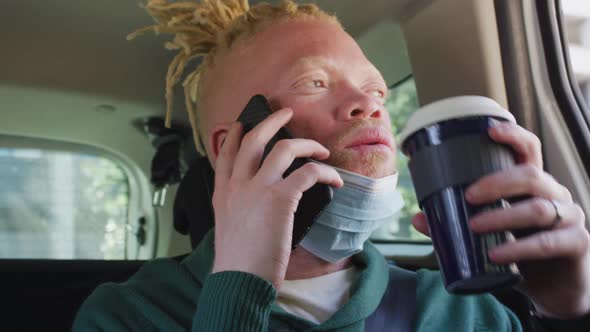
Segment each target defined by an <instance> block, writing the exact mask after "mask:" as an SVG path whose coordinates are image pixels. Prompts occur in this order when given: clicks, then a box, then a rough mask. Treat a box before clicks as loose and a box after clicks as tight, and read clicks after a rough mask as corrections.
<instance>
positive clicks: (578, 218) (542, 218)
mask: <svg viewBox="0 0 590 332" xmlns="http://www.w3.org/2000/svg"><path fill="white" fill-rule="evenodd" d="M555 204H556V206H557V211H559V215H560V216H561V221H560V222H559V224H557V226H556V228H564V227H569V226H571V225H574V224H583V223H584V212H583V211H582V209H581V208H580V207H579V206H578V205H576V204H573V203H564V202H558V201H555ZM557 211H556V208H555V206H553V203H551V201H549V200H547V199H545V198H532V199H528V200H525V201H522V202H519V203H517V204H514V205H512V206H511V207H508V208H505V209H494V210H490V211H486V212H483V213H480V214H478V215H476V216H474V217H472V218H471V219H470V220H469V227H470V228H471V230H473V231H474V232H476V233H489V232H500V231H507V230H519V229H526V228H548V227H552V226H553V225H554V222H555V220H556V218H557Z"/></svg>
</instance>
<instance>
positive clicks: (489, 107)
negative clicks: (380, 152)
mask: <svg viewBox="0 0 590 332" xmlns="http://www.w3.org/2000/svg"><path fill="white" fill-rule="evenodd" d="M471 116H493V117H498V118H502V119H506V120H508V121H511V122H515V123H516V119H515V118H514V115H512V113H510V112H509V111H507V110H505V109H504V108H502V106H500V105H499V104H498V103H497V102H495V101H494V100H492V99H490V98H487V97H483V96H457V97H450V98H445V99H441V100H437V101H435V102H432V103H430V104H427V105H424V106H422V107H421V108H420V109H418V110H417V111H416V112H415V113H414V114H412V115H411V116H410V118H409V119H408V122H407V123H406V125H405V127H404V129H403V130H402V132H401V133H400V135H399V142H400V143H399V144H400V146H401V145H403V143H404V141H405V140H406V139H407V138H408V137H410V136H411V135H412V134H414V133H415V132H417V131H419V130H421V129H423V128H425V127H428V126H431V125H433V124H435V123H437V122H441V121H446V120H451V119H458V118H466V117H471Z"/></svg>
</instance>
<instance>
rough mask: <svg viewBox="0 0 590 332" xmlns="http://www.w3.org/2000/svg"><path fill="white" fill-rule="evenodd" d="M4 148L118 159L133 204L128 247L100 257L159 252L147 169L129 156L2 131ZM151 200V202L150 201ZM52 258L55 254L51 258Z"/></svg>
mask: <svg viewBox="0 0 590 332" xmlns="http://www.w3.org/2000/svg"><path fill="white" fill-rule="evenodd" d="M0 142H2V143H0V148H16V149H19V148H20V149H38V150H43V151H51V152H65V153H72V154H89V155H94V156H97V157H101V158H105V159H108V160H111V161H112V162H114V163H116V164H117V166H119V167H120V168H121V169H122V171H123V172H124V173H125V176H127V182H128V187H129V205H128V209H127V222H126V226H125V227H126V232H125V248H124V253H123V258H122V259H117V260H105V259H96V260H100V261H118V260H125V261H127V260H137V259H151V258H154V257H155V255H156V250H157V239H158V220H157V219H156V218H157V214H156V212H155V209H154V208H153V206H152V205H151V196H150V195H146V194H145V193H150V192H151V191H150V187H149V180H148V179H147V178H146V177H145V175H143V172H141V170H140V169H139V168H138V167H137V166H136V165H135V164H134V163H133V162H132V161H131V160H129V159H127V158H125V157H124V156H122V155H120V154H118V153H116V152H114V151H110V150H108V149H104V148H101V147H97V146H94V145H87V144H82V143H75V142H68V141H60V140H55V139H49V138H40V137H29V136H21V135H13V134H4V133H2V134H0ZM146 203H147V204H146ZM142 216H143V217H145V218H146V235H147V236H146V242H145V244H144V245H143V246H139V244H138V241H137V237H136V235H135V233H134V231H135V230H136V229H137V227H138V221H139V218H140V217H142ZM35 259H36V258H23V259H22V260H35ZM47 259H52V260H55V259H53V258H47ZM37 260H38V259H37ZM59 260H64V261H76V260H80V258H76V257H74V258H69V259H59Z"/></svg>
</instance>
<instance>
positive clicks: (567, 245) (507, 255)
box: [488, 227, 590, 264]
mask: <svg viewBox="0 0 590 332" xmlns="http://www.w3.org/2000/svg"><path fill="white" fill-rule="evenodd" d="M589 248H590V235H589V234H588V231H587V230H586V229H585V228H583V227H567V228H560V229H554V230H549V231H544V232H539V233H535V234H533V235H531V236H528V237H525V238H521V239H519V240H517V241H514V242H508V243H505V244H502V245H500V246H497V247H494V248H492V249H490V251H489V252H488V256H489V257H490V259H491V260H492V261H493V262H494V263H497V264H507V263H513V262H519V261H529V260H544V259H550V258H565V257H578V256H582V255H584V254H586V253H587V252H588V249H589Z"/></svg>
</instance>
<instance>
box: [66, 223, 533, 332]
mask: <svg viewBox="0 0 590 332" xmlns="http://www.w3.org/2000/svg"><path fill="white" fill-rule="evenodd" d="M354 261H355V264H356V265H357V266H358V268H359V269H360V275H359V278H358V280H357V282H356V283H355V284H354V285H353V287H352V289H351V292H350V294H351V296H350V300H349V301H348V302H347V303H345V304H344V306H343V307H342V308H340V310H338V311H337V312H336V313H335V314H334V315H333V316H332V317H331V318H330V319H328V320H327V321H325V322H324V323H322V324H320V325H317V324H314V323H312V322H309V321H307V320H304V319H301V318H298V317H296V316H294V315H292V314H289V313H287V312H286V311H284V310H283V309H281V308H280V307H279V306H278V305H276V303H275V302H274V300H275V299H276V296H277V292H276V290H275V289H274V287H273V286H272V284H271V283H269V282H268V281H266V280H264V279H262V278H259V277H257V276H255V275H252V274H248V273H244V272H234V271H228V272H220V273H214V274H210V271H211V266H212V263H213V232H209V234H207V235H206V236H205V238H204V239H203V241H202V242H201V243H200V245H199V246H198V247H197V248H196V249H195V250H194V251H193V252H192V253H191V254H190V255H189V256H188V257H187V258H185V259H184V260H183V261H182V262H180V263H179V262H176V261H174V260H172V259H157V260H154V261H151V262H149V263H146V264H145V265H144V266H143V267H142V268H141V269H140V270H139V271H138V272H137V273H136V274H135V275H134V276H133V277H131V278H130V279H129V280H128V281H127V282H124V283H121V284H115V283H107V284H104V285H101V286H99V287H98V288H97V289H96V290H95V291H94V292H93V293H92V294H91V295H90V297H88V299H87V300H86V301H85V302H84V304H83V305H82V307H81V308H80V311H79V312H78V315H77V317H76V320H75V322H74V328H73V330H74V331H156V330H157V331H187V330H191V329H192V331H208V332H209V331H240V332H242V331H245V332H247V331H277V330H280V331H363V330H364V320H365V319H366V318H367V317H368V316H370V315H371V313H373V311H375V309H376V308H377V306H378V304H379V302H380V301H381V298H382V296H383V294H384V292H385V288H386V286H387V284H388V265H387V262H386V261H385V259H384V258H383V256H382V255H381V254H380V253H379V252H378V251H377V249H376V248H375V246H374V245H372V244H371V243H370V242H368V241H367V243H366V244H365V247H364V250H363V252H362V253H360V254H358V255H356V256H355V257H354ZM417 278H418V280H417V281H418V283H417V290H416V296H417V301H416V306H417V308H416V316H415V318H414V327H415V330H416V331H436V332H444V331H453V332H458V331H490V332H491V331H493V332H499V331H521V327H520V324H519V321H518V319H517V318H516V316H515V315H514V314H513V313H512V312H511V311H510V310H508V309H507V308H505V307H504V306H503V305H502V304H500V303H499V302H497V301H496V300H495V299H494V298H493V297H492V296H490V295H479V296H453V295H450V294H448V293H447V292H446V291H445V289H444V285H443V283H442V278H441V276H440V273H438V272H434V271H427V270H419V271H418V273H417Z"/></svg>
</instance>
